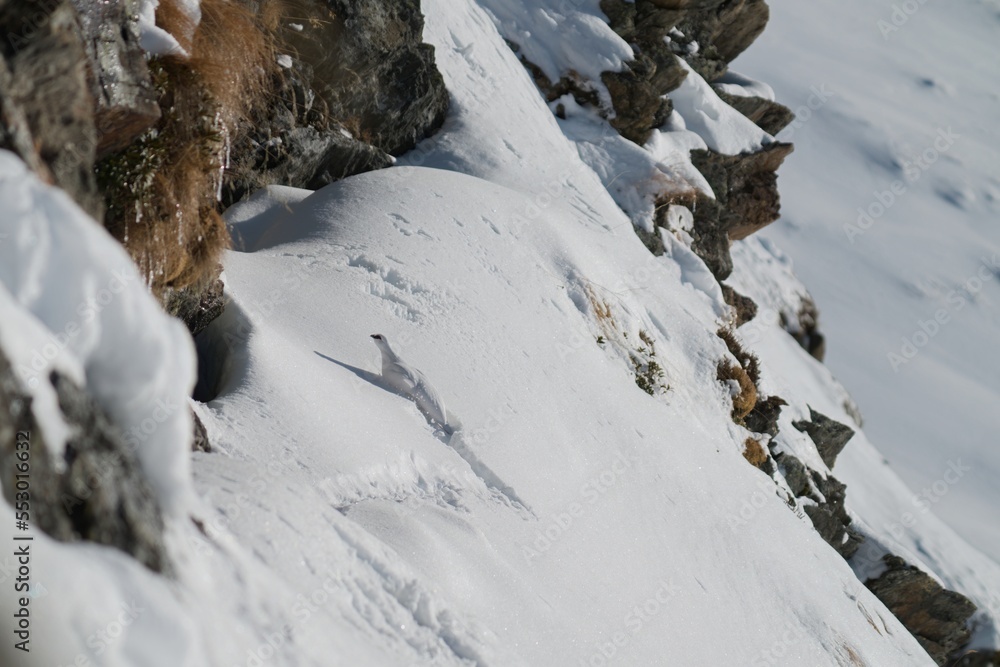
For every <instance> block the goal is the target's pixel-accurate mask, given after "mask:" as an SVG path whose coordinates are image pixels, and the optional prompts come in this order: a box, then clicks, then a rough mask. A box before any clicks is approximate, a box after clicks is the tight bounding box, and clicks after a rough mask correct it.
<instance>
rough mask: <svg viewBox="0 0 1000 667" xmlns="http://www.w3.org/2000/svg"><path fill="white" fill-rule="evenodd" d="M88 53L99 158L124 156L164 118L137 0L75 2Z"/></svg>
mask: <svg viewBox="0 0 1000 667" xmlns="http://www.w3.org/2000/svg"><path fill="white" fill-rule="evenodd" d="M73 5H74V7H76V10H77V13H78V15H79V17H80V27H81V30H82V37H83V43H84V46H85V48H86V51H87V63H88V67H87V75H88V77H87V78H88V81H89V82H90V92H91V95H92V96H93V98H94V105H95V107H94V122H95V124H96V127H97V147H96V152H97V157H98V158H100V157H103V156H104V155H107V154H108V153H112V152H115V151H119V150H121V149H123V148H125V146H127V145H128V144H129V143H130V142H131V141H132V140H133V139H135V138H136V137H138V136H139V134H141V133H142V132H144V131H145V130H147V129H149V128H150V127H152V125H153V123H155V122H156V121H157V120H158V119H159V118H160V107H159V105H158V104H157V103H156V92H155V91H154V90H153V84H152V81H151V80H150V77H149V68H148V67H147V66H146V53H145V51H143V50H142V47H141V46H140V45H139V28H138V24H137V22H136V21H135V19H134V17H135V16H136V14H137V13H138V11H139V8H138V2H137V1H136V0H121V1H120V2H97V3H94V2H89V1H88V0H73Z"/></svg>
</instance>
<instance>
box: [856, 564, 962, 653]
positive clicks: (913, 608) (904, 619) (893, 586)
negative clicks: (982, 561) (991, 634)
mask: <svg viewBox="0 0 1000 667" xmlns="http://www.w3.org/2000/svg"><path fill="white" fill-rule="evenodd" d="M883 560H884V561H885V564H886V565H887V566H888V569H887V570H886V571H885V572H883V573H882V574H881V575H880V576H878V577H877V578H875V579H869V580H868V581H866V582H865V585H866V586H867V587H868V589H869V590H871V592H872V593H874V594H875V597H877V598H878V599H879V600H881V601H882V603H883V604H885V606H886V607H888V608H889V611H891V612H892V613H893V614H894V615H895V616H896V618H898V619H899V620H900V622H901V623H902V624H903V625H904V626H905V627H906V629H907V630H909V631H910V632H911V633H912V634H913V636H914V637H916V639H917V641H918V642H920V645H921V646H923V647H924V650H926V651H927V653H928V654H930V656H931V658H933V659H934V661H935V662H936V663H937V664H939V665H945V664H947V663H948V659H949V656H950V655H951V654H952V653H953V652H955V651H956V650H958V649H959V648H961V647H962V646H963V645H965V644H966V643H967V642H968V641H969V637H970V636H971V632H970V631H969V628H968V625H967V623H968V621H969V619H970V618H971V617H972V615H973V614H974V613H975V612H976V605H975V604H973V603H972V601H971V600H969V599H968V598H967V597H965V596H964V595H962V594H960V593H956V592H954V591H949V590H947V589H945V588H943V587H942V586H941V585H940V584H938V583H937V582H936V581H934V579H933V578H932V577H931V576H930V575H928V574H927V573H925V572H923V571H921V570H919V569H917V568H915V567H913V566H912V565H909V564H908V563H907V562H906V561H904V560H903V559H902V558H899V557H898V556H893V555H887V556H885V557H884V558H883ZM969 664H976V663H969Z"/></svg>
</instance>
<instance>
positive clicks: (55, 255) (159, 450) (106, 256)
mask: <svg viewBox="0 0 1000 667" xmlns="http://www.w3.org/2000/svg"><path fill="white" fill-rule="evenodd" d="M0 207H2V208H3V210H4V215H3V217H2V218H0V308H3V313H4V319H5V321H12V322H16V323H17V325H16V326H10V327H4V329H3V330H2V331H0V342H2V343H3V345H4V350H5V351H6V352H7V354H8V355H11V356H12V363H13V364H14V366H15V369H16V370H17V372H18V374H19V376H20V377H21V380H22V383H23V384H24V385H25V387H26V388H27V389H28V390H29V391H31V392H32V395H33V396H34V397H35V398H36V401H37V407H38V408H39V409H40V410H41V411H42V412H43V414H42V415H41V417H42V420H41V421H42V423H43V424H44V428H45V429H46V436H47V440H48V444H49V446H50V447H51V448H52V454H53V455H54V456H55V457H56V458H57V459H58V458H61V456H62V453H63V446H64V444H65V437H66V433H65V430H64V429H65V425H62V426H60V425H61V424H62V420H61V418H60V417H59V415H58V406H57V403H56V400H55V396H54V393H53V390H52V387H51V385H50V384H49V380H48V375H49V372H50V370H52V369H53V368H57V369H59V370H60V371H62V372H65V373H66V374H68V375H69V376H70V377H72V378H73V379H75V380H76V381H77V382H79V383H81V384H83V385H85V386H86V387H87V389H88V390H89V391H90V393H91V394H92V395H93V396H94V397H95V398H96V399H97V401H98V402H99V403H100V404H101V406H102V407H103V408H104V409H105V410H106V411H107V413H108V414H109V415H110V417H111V418H112V419H113V420H114V421H115V423H116V424H117V425H118V426H119V427H121V429H122V430H123V432H124V434H125V440H126V443H127V444H129V445H131V446H133V447H135V448H136V454H137V456H138V459H139V461H140V463H141V465H142V469H143V471H144V472H145V474H146V476H147V477H148V478H149V480H150V482H151V483H152V485H153V488H154V490H155V491H156V492H157V495H158V497H159V499H160V501H161V504H162V506H163V508H164V509H165V511H166V512H167V513H168V514H169V513H172V512H174V513H176V512H178V511H180V508H181V507H182V505H183V503H184V499H185V498H186V497H187V496H188V494H189V493H190V488H191V482H190V455H189V452H188V449H189V443H190V440H191V433H192V426H191V417H190V414H189V412H188V408H187V396H188V393H189V391H190V389H191V387H192V385H193V380H194V371H195V368H194V366H195V360H194V351H193V348H192V345H191V340H190V337H189V336H188V334H187V331H186V330H185V329H184V327H183V325H182V324H181V323H180V322H178V321H176V320H174V319H172V318H170V317H168V316H167V315H165V314H164V313H163V311H162V310H161V309H160V307H159V305H158V304H157V303H156V301H155V300H154V299H153V297H152V296H151V295H150V294H149V292H148V290H147V289H146V287H145V285H144V283H143V281H142V278H141V277H140V276H139V275H138V274H137V272H136V268H135V265H134V264H133V262H132V260H131V258H130V257H129V256H128V254H127V253H126V252H125V250H124V249H123V248H122V247H121V245H119V244H118V242H117V241H115V240H114V239H113V238H111V236H109V235H108V233H107V232H106V231H105V230H104V229H103V228H101V227H100V226H99V225H98V224H97V223H96V222H94V220H92V219H91V218H90V217H89V216H87V215H86V214H85V213H83V212H82V211H81V210H80V209H79V208H78V207H77V206H76V205H75V204H74V203H73V201H72V200H71V199H70V198H69V197H68V196H67V195H66V194H65V193H63V192H62V191H60V190H58V189H56V188H53V187H50V186H47V185H44V184H43V183H41V182H40V181H39V180H38V179H37V178H36V177H35V176H34V175H33V174H31V173H30V172H29V171H28V170H27V168H26V167H25V166H24V164H23V163H22V162H21V161H20V159H18V158H17V157H16V156H15V155H13V154H12V153H9V152H7V151H0Z"/></svg>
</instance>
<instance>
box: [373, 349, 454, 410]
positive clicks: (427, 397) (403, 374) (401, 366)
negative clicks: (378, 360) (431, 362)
mask: <svg viewBox="0 0 1000 667" xmlns="http://www.w3.org/2000/svg"><path fill="white" fill-rule="evenodd" d="M382 377H384V378H385V379H386V380H387V381H388V382H389V384H390V385H391V386H392V387H393V388H394V389H396V390H397V391H401V392H403V393H404V394H406V395H407V396H409V397H410V398H412V399H413V400H414V402H416V404H417V406H418V407H419V408H420V409H421V410H423V411H424V412H425V413H426V414H427V415H428V416H429V417H430V418H431V419H433V420H434V421H436V422H438V423H439V424H441V425H445V424H447V423H448V421H447V416H446V415H447V412H446V411H445V407H444V400H442V398H441V396H440V394H438V393H437V391H436V390H435V389H434V387H433V386H431V383H430V382H429V381H428V380H427V378H426V377H425V376H424V374H423V373H421V372H420V371H418V370H417V369H416V368H414V367H412V366H410V365H409V364H405V363H395V364H393V365H392V366H391V367H390V368H387V369H384V370H383V372H382Z"/></svg>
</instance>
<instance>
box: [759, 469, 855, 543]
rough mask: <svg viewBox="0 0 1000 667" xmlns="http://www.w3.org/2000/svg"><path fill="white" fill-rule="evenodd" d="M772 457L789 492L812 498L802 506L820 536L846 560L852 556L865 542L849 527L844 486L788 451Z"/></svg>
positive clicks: (845, 488) (796, 495) (849, 518)
mask: <svg viewBox="0 0 1000 667" xmlns="http://www.w3.org/2000/svg"><path fill="white" fill-rule="evenodd" d="M774 458H775V461H776V462H777V464H778V468H779V470H781V473H782V475H783V476H784V478H785V482H786V483H787V484H788V487H789V489H790V490H791V492H792V494H793V495H794V496H795V497H796V498H803V497H804V498H808V499H810V500H811V501H812V502H810V503H806V504H804V509H805V513H806V514H807V515H808V516H809V519H810V520H811V521H812V524H813V527H814V528H815V529H816V532H817V533H819V535H820V537H822V538H823V539H824V540H825V541H826V543H827V544H829V545H830V546H831V547H833V548H834V549H835V550H836V551H837V553H839V554H840V555H841V556H843V557H844V559H845V560H846V559H848V558H850V557H851V556H853V555H854V553H855V552H856V551H857V550H858V549H859V548H860V547H861V545H862V544H863V543H864V536H863V535H861V533H859V532H858V531H857V530H855V529H854V527H853V526H851V517H850V516H849V515H848V514H847V509H846V508H845V507H844V501H845V499H846V495H847V486H846V485H845V484H844V483H843V482H841V481H840V480H838V479H837V478H835V477H833V476H823V475H822V474H820V473H819V472H817V471H815V470H813V469H811V468H810V467H809V466H807V465H805V464H804V463H802V461H800V460H799V459H798V458H797V457H795V456H793V455H791V454H789V453H787V452H781V453H778V454H776V455H775V457H774Z"/></svg>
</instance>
